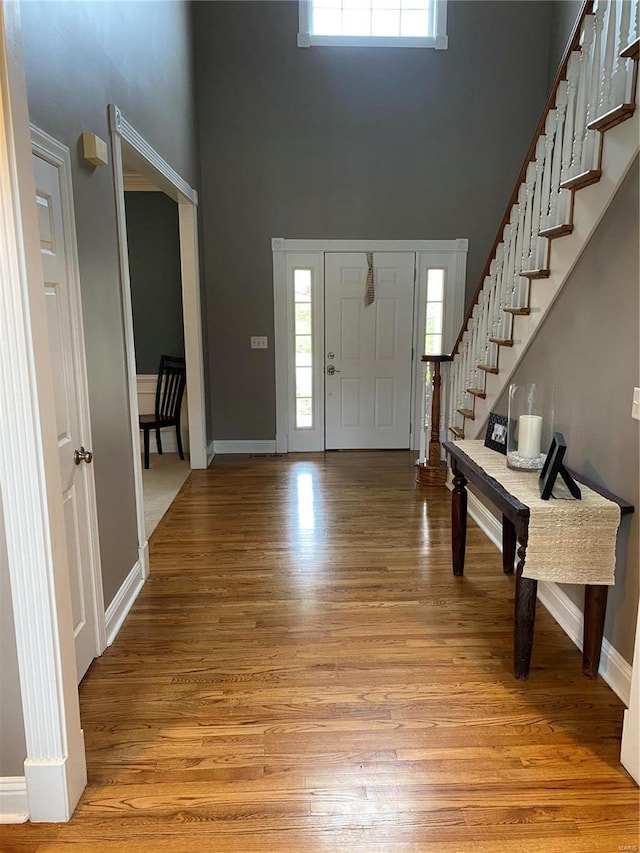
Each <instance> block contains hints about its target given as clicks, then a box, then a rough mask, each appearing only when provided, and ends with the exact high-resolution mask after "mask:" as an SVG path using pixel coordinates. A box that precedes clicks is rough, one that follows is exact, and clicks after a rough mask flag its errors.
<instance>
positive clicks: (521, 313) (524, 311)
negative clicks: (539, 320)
mask: <svg viewBox="0 0 640 853" xmlns="http://www.w3.org/2000/svg"><path fill="white" fill-rule="evenodd" d="M502 310H503V311H506V313H507V314H514V315H515V316H517V317H526V316H527V315H528V314H529V313H530V309H529V308H526V307H525V306H520V307H519V308H503V309H502Z"/></svg>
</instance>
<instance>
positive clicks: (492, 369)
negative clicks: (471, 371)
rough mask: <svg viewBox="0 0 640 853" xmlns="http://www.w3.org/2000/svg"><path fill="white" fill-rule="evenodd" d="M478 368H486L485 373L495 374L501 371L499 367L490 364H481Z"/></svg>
mask: <svg viewBox="0 0 640 853" xmlns="http://www.w3.org/2000/svg"><path fill="white" fill-rule="evenodd" d="M478 370H484V372H485V373H494V374H497V373H498V372H499V371H498V368H497V367H492V366H491V365H490V364H479V365H478Z"/></svg>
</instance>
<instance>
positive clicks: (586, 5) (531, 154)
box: [423, 0, 593, 360]
mask: <svg viewBox="0 0 640 853" xmlns="http://www.w3.org/2000/svg"><path fill="white" fill-rule="evenodd" d="M592 9H593V0H583V3H582V8H581V9H580V14H579V15H578V17H577V19H576V23H575V25H574V27H573V30H572V32H571V38H570V39H569V41H568V42H567V46H566V48H565V51H564V54H563V56H562V62H561V63H560V67H559V68H558V73H557V74H556V77H555V80H554V81H553V86H552V87H551V91H550V93H549V97H548V98H547V103H546V104H545V107H544V110H543V111H542V115H541V116H540V121H539V122H538V126H537V128H536V131H535V133H534V135H533V140H532V142H531V145H530V146H529V150H528V151H527V156H526V157H525V160H524V163H523V164H522V168H521V169H520V173H519V174H518V178H517V180H516V183H515V187H514V189H513V192H512V193H511V197H510V198H509V202H508V204H507V209H506V211H505V213H504V216H503V217H502V221H501V223H500V227H499V229H498V233H497V235H496V239H495V240H494V241H493V246H492V247H491V251H490V252H489V256H488V258H487V262H486V264H485V266H484V269H483V270H482V275H481V276H480V281H479V282H478V286H477V287H476V290H475V293H474V295H473V299H472V300H471V302H470V303H469V307H468V309H467V313H466V314H465V318H464V320H463V321H462V326H461V328H460V331H459V333H458V337H457V338H456V342H455V344H454V345H453V349H452V350H451V357H453V356H454V355H455V354H456V353H457V351H458V347H459V346H460V342H461V340H462V335H463V334H464V330H465V329H466V328H467V323H468V322H469V320H470V319H471V314H472V313H473V308H474V306H475V305H476V304H477V302H478V299H479V297H480V294H481V293H482V288H483V287H484V280H485V278H486V277H487V276H488V275H489V273H490V269H491V261H492V260H493V259H494V257H495V255H496V251H497V249H498V246H499V245H500V243H501V242H502V235H503V232H504V227H505V225H506V224H507V223H508V222H509V217H510V215H511V208H512V207H513V205H514V204H515V203H516V201H517V200H518V193H519V192H520V186H521V185H522V183H523V182H524V181H525V180H526V176H527V169H528V167H529V163H530V162H531V161H532V160H533V159H535V154H536V145H537V143H538V139H539V137H540V136H541V135H542V134H543V133H544V129H545V125H546V122H547V116H548V114H549V112H550V111H551V110H552V109H554V108H555V103H556V94H557V92H558V87H559V86H560V83H561V82H562V81H563V80H565V79H566V75H567V68H568V65H569V57H570V56H571V54H572V53H573V51H574V50H577V49H578V47H579V46H580V33H581V31H582V24H583V22H584V19H585V17H586V16H587V15H588V14H590V12H591V11H592ZM427 358H428V359H431V360H433V357H432V356H428V357H427V356H425V357H424V359H427ZM424 359H423V360H424Z"/></svg>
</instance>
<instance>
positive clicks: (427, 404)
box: [416, 355, 451, 486]
mask: <svg viewBox="0 0 640 853" xmlns="http://www.w3.org/2000/svg"><path fill="white" fill-rule="evenodd" d="M421 361H422V362H423V363H427V364H429V365H430V366H431V370H430V373H431V393H430V394H428V393H427V387H426V381H425V379H426V374H425V376H424V377H423V382H422V409H421V412H422V424H421V434H420V456H419V458H418V460H417V461H416V483H418V485H421V486H439V485H444V483H445V482H446V479H447V465H446V462H443V461H442V447H441V445H440V409H441V395H442V367H441V365H442V362H444V361H451V356H450V355H423V356H422V359H421ZM427 432H428V433H429V436H428V445H429V446H428V448H427Z"/></svg>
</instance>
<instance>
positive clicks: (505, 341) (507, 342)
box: [489, 338, 513, 347]
mask: <svg viewBox="0 0 640 853" xmlns="http://www.w3.org/2000/svg"><path fill="white" fill-rule="evenodd" d="M489 340H490V341H491V343H492V344H498V346H499V347H512V346H513V340H512V339H511V338H489Z"/></svg>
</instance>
